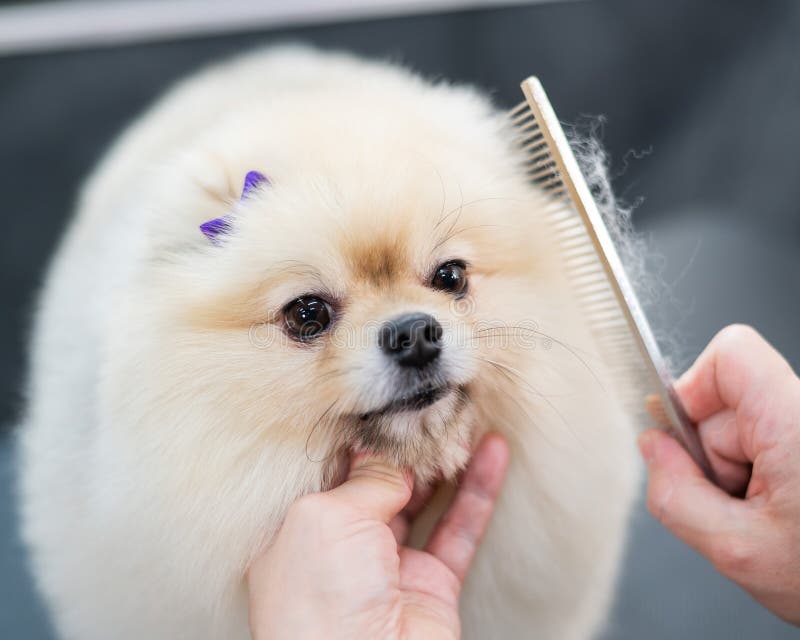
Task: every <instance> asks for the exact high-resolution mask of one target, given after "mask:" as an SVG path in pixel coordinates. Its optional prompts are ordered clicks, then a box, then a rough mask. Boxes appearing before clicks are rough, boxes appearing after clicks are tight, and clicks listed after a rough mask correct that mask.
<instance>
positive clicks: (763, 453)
mask: <svg viewBox="0 0 800 640" xmlns="http://www.w3.org/2000/svg"><path fill="white" fill-rule="evenodd" d="M676 391H677V392H678V395H679V396H680V398H681V400H682V401H683V404H684V406H685V408H686V411H687V413H688V414H689V417H690V418H692V420H693V421H694V422H695V423H696V424H697V425H698V429H699V434H700V439H701V441H702V443H703V448H704V449H705V451H706V454H707V455H708V458H709V460H710V462H711V465H712V467H713V468H714V471H715V472H716V474H717V478H718V480H719V484H720V486H721V487H722V488H721V489H720V488H717V487H715V486H714V485H712V484H711V483H710V482H709V481H708V480H707V479H706V478H705V477H704V475H703V473H702V472H701V471H700V469H699V468H698V467H697V465H696V464H695V463H694V462H693V461H692V459H691V458H690V457H689V455H688V454H687V453H686V452H685V451H684V450H683V448H682V447H681V446H680V445H679V444H678V443H677V442H676V441H675V440H673V439H672V438H671V437H670V436H668V435H666V434H665V433H663V432H660V431H657V430H649V431H646V432H645V433H644V434H642V436H641V437H640V439H639V446H640V449H641V451H642V455H643V457H644V459H645V461H646V462H647V466H648V475H649V485H648V491H647V502H648V507H649V509H650V512H651V513H652V514H653V515H654V516H655V517H656V518H657V519H658V520H660V521H661V523H662V524H664V526H666V527H667V528H668V529H669V530H670V531H672V533H674V534H675V535H676V536H678V537H679V538H680V539H682V540H683V541H684V542H686V543H687V544H689V545H690V546H691V547H693V548H694V549H695V550H697V551H698V552H699V553H701V554H702V555H704V556H706V557H707V558H708V559H709V560H711V562H712V563H713V564H714V566H715V567H716V568H717V570H718V571H719V572H720V573H722V574H723V575H725V576H727V577H728V578H730V579H731V580H733V581H734V582H736V583H737V584H739V585H740V586H741V587H743V588H744V589H745V590H746V591H748V592H749V593H750V595H752V596H753V597H754V598H755V599H756V600H758V601H759V602H760V603H761V604H762V605H764V606H765V607H767V608H768V609H770V610H771V611H772V612H773V613H775V614H777V615H778V616H780V617H782V618H783V619H784V620H786V621H788V622H791V623H793V624H795V625H800V379H798V377H797V376H796V375H795V374H794V372H793V371H792V369H791V367H790V366H789V364H788V363H787V362H786V360H784V359H783V358H782V357H781V356H780V354H779V353H778V352H777V351H775V349H773V348H772V347H771V346H770V345H769V344H768V343H767V342H766V341H765V340H764V339H763V338H762V337H761V336H760V335H759V334H758V333H756V331H754V330H753V329H751V328H749V327H745V326H741V325H733V326H730V327H727V328H726V329H723V330H722V331H721V332H720V333H719V334H717V336H715V338H714V339H713V340H712V341H711V342H710V343H709V345H708V347H707V348H706V349H705V351H703V353H702V354H701V355H700V357H699V358H698V359H697V361H696V362H695V363H694V365H692V367H691V368H690V369H689V370H688V371H687V372H686V373H685V374H684V375H683V376H682V377H681V378H680V380H679V381H678V382H677V383H676ZM737 496H743V497H737Z"/></svg>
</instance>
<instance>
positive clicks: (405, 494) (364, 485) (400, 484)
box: [327, 454, 413, 523]
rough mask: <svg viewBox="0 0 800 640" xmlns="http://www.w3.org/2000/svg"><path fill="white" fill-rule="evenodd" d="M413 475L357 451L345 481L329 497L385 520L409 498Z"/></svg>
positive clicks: (362, 512) (373, 517) (395, 513)
mask: <svg viewBox="0 0 800 640" xmlns="http://www.w3.org/2000/svg"><path fill="white" fill-rule="evenodd" d="M412 485H413V478H412V476H411V474H410V473H408V472H406V471H402V470H400V469H397V468H396V467H393V466H391V465H390V464H387V463H386V462H384V461H383V460H380V459H379V458H375V457H373V456H371V455H368V454H358V455H356V456H355V457H354V458H353V461H352V463H351V465H350V473H349V474H348V476H347V480H345V481H344V483H343V484H341V485H339V486H338V487H336V488H335V489H331V490H330V491H328V494H327V495H328V496H330V497H331V498H333V499H335V500H337V501H341V502H342V503H344V504H347V505H348V506H350V507H352V508H355V509H357V510H358V511H360V512H361V515H363V516H364V517H366V518H370V519H374V520H380V521H382V522H386V523H388V522H389V521H391V520H392V518H394V517H395V516H396V515H397V514H398V513H399V512H400V510H401V509H402V508H403V507H404V506H405V505H406V503H407V502H408V500H409V498H410V497H411V489H412Z"/></svg>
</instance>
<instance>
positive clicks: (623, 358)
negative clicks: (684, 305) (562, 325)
mask: <svg viewBox="0 0 800 640" xmlns="http://www.w3.org/2000/svg"><path fill="white" fill-rule="evenodd" d="M509 115H510V118H511V121H512V124H513V126H514V129H515V136H514V142H515V143H516V145H517V146H518V148H519V150H520V152H521V153H522V154H523V161H522V164H523V167H524V170H525V172H526V175H527V177H528V179H529V180H530V183H531V184H532V185H533V186H535V187H536V188H537V189H539V190H540V192H541V193H542V194H543V195H544V196H545V198H546V200H545V206H544V217H545V221H546V223H547V224H548V226H549V227H550V230H551V233H552V234H553V236H554V238H555V240H556V242H557V243H558V245H559V247H560V249H561V256H562V261H563V267H564V271H565V274H566V277H567V280H568V282H569V284H570V286H571V289H572V291H573V293H574V296H575V299H576V302H577V304H578V308H579V309H580V311H581V312H582V314H583V316H584V319H585V321H586V324H587V326H588V327H589V330H590V332H591V333H592V336H593V337H594V339H595V343H596V345H597V349H598V352H599V354H600V356H601V358H602V359H603V361H604V362H605V364H606V368H607V370H608V372H609V374H610V375H612V376H613V377H614V378H616V379H617V380H618V381H619V382H620V383H621V384H618V385H617V389H618V391H617V393H618V395H619V397H620V400H621V401H622V402H623V403H624V405H625V406H626V407H627V408H628V410H629V411H631V412H632V413H633V414H634V415H635V416H636V417H637V418H639V417H644V416H645V415H646V414H645V411H646V406H645V403H644V400H643V399H644V397H645V396H646V395H647V391H648V389H647V387H646V385H642V387H641V388H638V387H637V385H635V384H634V385H631V384H629V383H630V381H631V380H639V381H642V380H647V379H649V377H648V374H649V372H648V371H647V367H646V364H645V362H644V361H643V359H642V356H641V352H640V349H639V345H638V343H637V341H636V338H635V336H633V335H632V334H631V330H630V328H629V325H628V320H627V318H626V316H625V314H624V312H623V310H622V308H621V307H620V303H619V300H618V298H617V294H616V292H615V291H614V289H613V287H612V286H611V284H610V283H609V281H608V275H607V274H606V271H605V269H604V267H603V263H602V260H601V258H600V257H599V255H598V253H597V249H596V248H595V246H594V244H593V242H592V240H591V237H590V235H589V233H588V232H587V228H586V221H585V220H584V218H583V216H582V215H581V213H580V212H579V211H578V210H577V209H576V207H575V206H574V204H573V202H572V197H571V194H570V192H569V188H568V186H567V185H566V184H565V182H564V180H563V179H562V175H561V169H560V168H559V163H558V161H557V159H556V158H555V157H554V154H553V152H552V151H551V149H550V144H549V142H548V139H547V137H546V136H545V135H544V132H543V130H542V129H543V127H542V125H541V124H540V123H539V122H538V121H537V119H536V117H535V115H534V113H533V112H532V111H531V109H530V107H529V106H528V103H527V102H522V103H520V104H519V105H517V106H516V107H515V108H514V109H512V110H511V112H510V114H509ZM651 395H652V394H651ZM651 404H652V401H651Z"/></svg>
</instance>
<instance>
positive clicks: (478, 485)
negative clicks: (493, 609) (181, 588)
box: [248, 435, 509, 640]
mask: <svg viewBox="0 0 800 640" xmlns="http://www.w3.org/2000/svg"><path fill="white" fill-rule="evenodd" d="M508 456H509V453H508V445H507V444H506V442H505V440H504V439H503V438H501V437H500V436H498V435H489V436H486V437H485V438H484V439H483V441H482V442H481V443H480V445H479V446H478V448H477V450H476V451H475V453H474V455H473V458H472V460H471V462H470V464H469V467H468V468H467V470H466V472H465V474H464V477H463V479H462V481H461V483H460V486H459V488H458V491H457V493H456V497H455V499H454V501H453V504H452V506H451V507H450V508H449V510H448V511H447V512H446V513H445V515H444V516H443V517H442V519H441V520H440V522H439V523H438V525H437V527H436V528H435V530H434V532H433V533H432V534H431V537H430V539H429V541H428V543H427V546H426V547H425V550H424V551H420V550H415V549H411V548H409V547H405V546H403V543H404V541H405V538H406V537H407V535H408V531H409V528H410V520H411V519H413V517H414V515H415V511H418V510H419V509H420V508H421V506H422V502H423V500H421V499H420V498H419V497H418V496H415V497H414V498H413V499H412V498H411V496H412V484H413V480H412V478H411V476H410V474H408V473H404V472H401V471H399V470H397V469H395V468H393V467H390V466H388V465H386V464H385V463H383V462H381V461H380V460H378V459H375V458H373V457H366V456H364V455H359V456H356V457H355V458H354V460H353V462H352V464H351V468H350V473H349V476H348V478H347V480H346V481H345V483H344V484H342V485H341V486H339V487H337V488H335V489H333V490H331V491H328V492H326V493H317V494H312V495H308V496H304V497H302V498H300V499H299V500H298V501H297V502H295V503H294V505H292V507H290V509H289V512H288V514H287V516H286V519H285V521H284V523H283V525H282V527H281V529H280V531H279V532H278V533H277V534H276V537H275V539H274V540H273V542H272V544H271V545H270V547H269V548H268V549H267V550H266V552H265V553H264V554H263V555H261V556H260V557H259V558H258V559H256V560H255V562H254V563H253V565H252V566H251V567H250V570H249V571H248V587H249V590H250V628H251V632H252V635H253V638H254V640H263V639H266V638H269V639H270V640H281V639H283V638H287V639H291V640H304V639H311V638H315V639H316V638H347V639H351V638H382V639H384V638H385V639H387V640H394V639H397V640H400V639H401V638H402V639H404V640H414V639H417V638H419V639H425V640H439V639H450V638H458V637H459V636H460V620H459V617H458V596H459V592H460V590H461V584H462V582H463V580H464V577H465V576H466V573H467V569H468V568H469V566H470V564H471V562H472V559H473V558H474V556H475V552H476V550H477V548H478V544H479V543H480V540H481V538H482V536H483V534H484V532H485V530H486V527H487V525H488V523H489V518H490V516H491V513H492V509H493V507H494V502H495V499H496V498H497V495H498V493H499V491H500V486H501V484H502V481H503V478H504V476H505V470H506V467H507V465H508ZM409 500H411V502H409Z"/></svg>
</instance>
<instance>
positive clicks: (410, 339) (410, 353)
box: [378, 313, 442, 369]
mask: <svg viewBox="0 0 800 640" xmlns="http://www.w3.org/2000/svg"><path fill="white" fill-rule="evenodd" d="M441 339H442V325H440V324H439V323H438V321H437V320H436V318H434V317H433V316H432V315H430V314H427V313H409V314H407V315H403V316H399V317H397V318H393V319H392V320H388V321H387V322H385V323H384V324H383V326H382V327H381V330H380V333H379V334H378V345H379V346H380V348H381V349H382V350H383V352H384V353H385V354H386V355H387V356H390V357H391V358H392V359H393V360H394V361H395V362H397V364H399V365H401V366H404V367H417V368H418V369H421V368H422V367H424V366H425V365H426V364H428V363H430V362H433V361H434V360H436V358H437V357H438V356H439V352H440V351H441V350H442V345H441Z"/></svg>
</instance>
